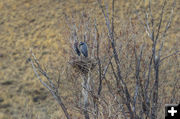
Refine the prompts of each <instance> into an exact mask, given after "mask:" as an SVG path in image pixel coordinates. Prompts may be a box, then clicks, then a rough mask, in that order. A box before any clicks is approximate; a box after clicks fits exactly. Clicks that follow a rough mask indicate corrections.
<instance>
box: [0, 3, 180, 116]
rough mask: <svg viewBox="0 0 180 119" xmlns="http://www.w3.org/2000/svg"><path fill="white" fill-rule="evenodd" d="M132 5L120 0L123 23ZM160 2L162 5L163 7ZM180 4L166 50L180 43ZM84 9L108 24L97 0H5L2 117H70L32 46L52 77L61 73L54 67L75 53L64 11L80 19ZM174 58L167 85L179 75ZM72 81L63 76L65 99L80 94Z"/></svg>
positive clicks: (0, 40) (0, 7)
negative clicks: (40, 74)
mask: <svg viewBox="0 0 180 119" xmlns="http://www.w3.org/2000/svg"><path fill="white" fill-rule="evenodd" d="M162 1H163V0H160V2H162ZM132 4H134V0H128V1H126V0H118V1H117V2H116V5H115V7H116V8H117V9H116V14H117V16H116V21H115V23H116V25H120V26H121V24H122V23H123V22H124V21H126V20H129V16H131V15H132V12H131V11H132V10H133V7H132ZM135 4H136V6H137V7H140V6H141V5H142V4H141V2H137V3H135ZM155 7H157V8H156V9H158V7H159V6H158V5H156V6H155ZM179 9H180V1H178V0H177V2H176V9H175V13H174V18H173V24H172V27H171V30H170V31H169V32H168V37H167V39H168V42H166V43H165V49H164V50H165V51H166V50H167V49H172V48H173V47H177V49H179V48H180V47H179V46H180V42H176V41H177V40H178V39H180V33H179V32H180V29H179V28H180V21H179V19H180V14H179V13H178V10H179ZM83 12H85V13H87V14H88V15H89V16H90V17H91V18H92V19H93V18H96V19H97V22H98V24H99V26H100V25H102V24H104V18H103V16H102V14H101V11H100V9H99V8H98V5H97V3H96V1H95V0H64V1H63V0H62V1H61V0H1V1H0V16H1V19H0V119H19V118H25V116H26V114H27V115H28V117H29V118H39V119H46V118H47V119H50V118H51V119H56V118H64V114H63V113H62V112H61V109H60V108H59V107H58V106H57V104H56V102H55V101H54V99H53V98H52V97H51V95H50V94H49V92H48V91H47V90H46V89H44V88H43V87H42V86H41V84H40V83H39V82H38V81H37V80H36V77H35V76H34V73H33V71H32V68H31V66H30V65H29V64H28V63H27V62H26V59H27V58H28V57H29V49H30V48H32V49H33V52H34V53H35V54H36V56H37V57H38V59H39V61H40V62H41V63H42V65H44V67H46V68H47V69H50V71H49V73H50V74H52V76H58V72H54V69H63V68H64V67H66V65H68V63H67V62H68V57H69V53H70V50H69V41H68V40H67V39H68V38H69V36H70V32H69V29H68V25H67V24H66V21H65V20H64V13H66V14H67V15H69V16H73V17H74V19H75V21H78V20H80V15H81V14H82V13H83ZM167 17H168V16H167ZM119 19H120V20H119ZM122 20H123V21H122ZM135 22H137V21H135ZM115 29H116V30H117V31H119V32H121V31H123V28H122V27H115ZM103 30H104V27H103V26H102V27H100V31H101V32H103ZM122 36H123V33H122ZM141 37H145V36H143V35H142V36H141ZM102 50H104V49H102ZM165 53H167V52H165ZM164 55H166V54H164ZM171 62H173V60H172V59H168V63H169V65H168V66H167V67H165V68H169V70H168V71H164V72H163V73H167V72H171V73H170V76H169V81H167V82H168V83H167V85H168V84H172V83H173V82H171V81H170V80H171V77H173V76H174V77H179V66H176V67H173V66H172V65H171ZM46 64H48V65H46ZM177 65H178V64H177ZM175 68H176V69H175ZM64 69H66V68H64ZM51 70H52V71H51ZM69 70H70V69H69ZM174 70H175V71H174ZM173 72H176V73H175V74H174V73H173ZM77 78H78V77H77ZM69 81H72V80H62V81H61V83H62V90H61V92H63V94H62V96H63V97H64V100H66V99H69V97H70V96H69V95H73V93H74V92H69V90H67V89H69V87H70V86H71V85H74V84H73V83H72V82H70V83H72V84H70V83H69ZM76 83H77V85H79V84H80V83H79V82H76ZM169 89H171V87H167V90H169ZM77 91H78V90H77ZM70 98H71V97H70ZM67 102H68V101H67ZM69 103H73V102H69ZM72 110H73V109H72ZM72 114H73V115H75V117H81V115H80V114H79V113H77V112H75V111H73V112H72Z"/></svg>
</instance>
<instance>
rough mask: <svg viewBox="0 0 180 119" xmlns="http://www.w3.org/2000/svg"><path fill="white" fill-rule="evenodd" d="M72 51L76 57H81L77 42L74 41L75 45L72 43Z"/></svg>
mask: <svg viewBox="0 0 180 119" xmlns="http://www.w3.org/2000/svg"><path fill="white" fill-rule="evenodd" d="M74 50H75V52H76V53H77V55H78V56H80V55H81V52H80V51H79V48H78V42H77V41H75V43H74Z"/></svg>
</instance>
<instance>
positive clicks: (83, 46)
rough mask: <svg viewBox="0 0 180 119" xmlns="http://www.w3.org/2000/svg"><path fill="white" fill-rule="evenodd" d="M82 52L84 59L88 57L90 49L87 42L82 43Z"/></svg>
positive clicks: (80, 45)
mask: <svg viewBox="0 0 180 119" xmlns="http://www.w3.org/2000/svg"><path fill="white" fill-rule="evenodd" d="M79 48H80V52H81V53H82V54H83V55H84V57H88V47H87V44H86V43H85V42H80V44H79Z"/></svg>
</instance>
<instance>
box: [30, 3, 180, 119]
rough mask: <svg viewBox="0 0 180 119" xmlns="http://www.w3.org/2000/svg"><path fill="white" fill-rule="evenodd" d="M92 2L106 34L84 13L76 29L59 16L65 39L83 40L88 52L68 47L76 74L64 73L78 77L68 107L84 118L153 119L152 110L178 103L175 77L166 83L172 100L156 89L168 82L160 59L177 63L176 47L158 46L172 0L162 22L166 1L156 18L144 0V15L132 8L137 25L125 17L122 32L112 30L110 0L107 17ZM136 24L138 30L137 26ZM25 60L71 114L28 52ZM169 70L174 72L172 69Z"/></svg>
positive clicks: (54, 86) (162, 38) (161, 42)
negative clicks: (79, 52) (169, 84)
mask: <svg viewBox="0 0 180 119" xmlns="http://www.w3.org/2000/svg"><path fill="white" fill-rule="evenodd" d="M97 2H98V5H99V7H100V9H101V10H102V14H103V15H104V18H105V23H106V28H107V32H100V31H99V27H102V26H98V24H97V23H96V20H95V19H91V18H89V17H88V15H86V14H82V20H81V21H80V22H79V24H80V27H79V26H78V25H77V24H75V22H74V21H73V20H72V22H71V20H69V18H68V17H67V16H65V18H66V21H67V24H68V25H69V29H70V34H71V36H70V37H69V39H70V40H69V41H70V43H71V44H72V45H73V42H74V41H75V40H79V41H80V40H81V41H85V42H87V43H88V46H89V54H90V55H89V58H82V57H78V56H75V55H74V53H73V50H72V52H71V54H70V55H71V56H70V57H71V59H70V61H69V64H70V66H71V67H72V68H73V69H74V71H75V72H76V73H75V74H73V73H72V72H69V73H70V74H69V75H72V76H71V78H72V79H73V78H77V77H78V76H81V78H82V87H80V86H77V85H74V86H73V87H72V88H73V89H74V90H77V93H76V94H75V95H74V98H73V101H74V105H73V106H72V105H71V107H75V108H74V109H76V110H79V112H80V113H81V112H83V115H84V117H85V119H89V118H91V117H94V119H98V118H100V119H101V118H105V119H107V118H109V119H111V118H113V119H118V118H125V119H127V118H131V119H134V118H135V119H140V118H146V119H147V118H149V119H157V118H159V117H161V115H160V114H159V113H158V112H159V110H162V109H161V108H164V107H163V106H164V104H165V103H179V102H178V100H177V97H176V94H177V92H178V90H177V89H176V87H177V85H178V81H179V80H178V76H176V77H175V78H174V82H175V83H174V84H173V86H172V87H173V88H172V92H173V93H172V97H173V98H171V99H170V98H168V101H166V100H165V98H164V97H163V95H161V94H160V92H161V93H163V90H164V89H165V87H163V84H164V83H166V82H163V81H162V80H161V78H162V77H163V78H164V79H163V80H164V81H168V80H167V79H168V78H169V77H168V76H167V75H168V74H165V73H163V72H165V70H166V69H164V65H163V62H166V59H168V58H169V57H172V56H174V57H176V60H175V62H176V63H177V65H178V55H179V52H180V51H179V50H178V49H176V50H175V51H174V52H173V53H172V54H168V55H167V56H163V55H162V54H163V53H162V52H163V44H164V42H165V38H166V34H167V31H168V29H169V28H170V26H171V22H172V18H173V11H174V7H175V1H173V3H172V7H171V12H170V15H169V19H168V20H167V23H163V22H164V21H163V15H164V13H165V12H166V11H165V7H166V5H167V1H166V0H164V3H163V5H162V9H161V13H160V15H159V16H160V17H159V19H158V20H157V19H155V18H154V16H153V13H152V7H153V6H151V0H149V4H148V8H146V9H144V11H143V12H142V13H143V15H144V17H142V16H143V15H140V14H139V12H137V11H136V18H137V19H138V20H137V21H138V22H140V24H141V26H139V27H137V26H135V24H134V22H133V20H132V19H130V20H129V22H128V23H127V26H126V27H125V28H123V30H124V31H122V34H124V35H122V34H119V33H117V32H116V30H115V28H116V26H115V22H114V21H115V17H114V16H115V12H114V9H115V8H114V4H115V1H114V0H113V1H112V15H111V17H110V15H109V11H108V7H107V5H106V6H105V7H104V6H103V5H102V3H101V0H97ZM105 8H106V9H105ZM162 24H166V25H162ZM142 27H143V28H144V30H142V29H141V28H142ZM144 32H146V34H147V36H148V37H145V38H146V39H144V37H143V38H142V37H140V35H143V33H144ZM105 39H107V40H105ZM148 39H150V41H148ZM29 61H30V62H31V65H32V67H33V70H34V72H35V74H36V76H37V77H38V79H39V80H40V82H41V83H42V84H43V85H44V86H45V87H46V88H47V89H48V90H49V91H50V92H51V93H52V95H53V96H54V98H55V99H56V100H57V102H58V103H59V105H60V106H61V108H62V109H63V111H64V113H65V115H66V117H67V118H68V119H69V118H71V117H70V116H69V112H68V111H67V108H66V107H65V104H64V103H63V102H62V99H61V96H60V95H59V93H58V88H59V85H57V86H56V85H55V84H54V83H53V82H52V79H51V78H49V77H48V74H47V72H45V71H44V70H43V69H42V68H41V66H40V64H39V63H38V61H37V59H36V57H35V56H34V54H33V53H32V58H30V59H29ZM69 64H67V65H69ZM175 70H176V72H178V71H177V70H178V68H177V69H175ZM39 72H40V73H41V74H42V75H43V76H44V77H45V78H46V79H47V81H48V84H47V83H45V82H44V81H43V80H42V79H41V78H40V76H39V74H38V73H39ZM67 72H68V71H67ZM67 72H66V73H67ZM177 75H178V74H177ZM67 78H68V76H67ZM76 80H77V79H76ZM74 83H75V82H74ZM80 90H82V95H81V94H80ZM78 91H79V92H78Z"/></svg>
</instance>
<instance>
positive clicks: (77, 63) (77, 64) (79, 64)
mask: <svg viewBox="0 0 180 119" xmlns="http://www.w3.org/2000/svg"><path fill="white" fill-rule="evenodd" d="M69 63H70V64H71V66H72V67H73V69H74V70H75V71H78V72H80V73H82V74H87V73H88V72H89V71H92V70H93V69H94V68H95V66H96V64H97V63H96V60H95V59H90V58H84V57H72V58H71V60H70V61H69Z"/></svg>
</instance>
